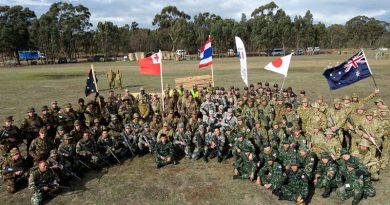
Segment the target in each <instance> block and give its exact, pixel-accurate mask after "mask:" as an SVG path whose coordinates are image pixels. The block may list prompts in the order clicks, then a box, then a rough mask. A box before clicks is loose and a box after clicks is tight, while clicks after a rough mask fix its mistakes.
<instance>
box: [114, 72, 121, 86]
mask: <svg viewBox="0 0 390 205" xmlns="http://www.w3.org/2000/svg"><path fill="white" fill-rule="evenodd" d="M115 81H116V82H117V85H118V87H119V88H121V89H123V87H122V73H121V72H120V71H119V69H118V70H117V71H116V74H115ZM114 86H115V83H114Z"/></svg>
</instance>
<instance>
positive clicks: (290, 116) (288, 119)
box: [281, 103, 300, 128]
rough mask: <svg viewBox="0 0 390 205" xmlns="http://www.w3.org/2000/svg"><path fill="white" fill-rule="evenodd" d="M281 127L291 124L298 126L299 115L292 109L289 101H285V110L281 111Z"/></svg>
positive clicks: (288, 126)
mask: <svg viewBox="0 0 390 205" xmlns="http://www.w3.org/2000/svg"><path fill="white" fill-rule="evenodd" d="M281 118H282V119H281V120H282V122H283V127H285V128H291V127H292V126H295V127H299V126H300V124H299V122H300V119H299V115H298V114H297V113H296V112H295V111H294V110H293V109H292V104H291V103H285V110H284V111H283V112H282V113H281Z"/></svg>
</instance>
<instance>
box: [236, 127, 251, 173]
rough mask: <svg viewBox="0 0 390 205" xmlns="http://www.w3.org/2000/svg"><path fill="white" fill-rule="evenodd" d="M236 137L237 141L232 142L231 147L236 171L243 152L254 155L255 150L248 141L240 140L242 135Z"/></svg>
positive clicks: (238, 134)
mask: <svg viewBox="0 0 390 205" xmlns="http://www.w3.org/2000/svg"><path fill="white" fill-rule="evenodd" d="M236 136H237V140H236V141H235V142H234V145H233V157H234V165H235V168H236V169H237V168H238V166H239V165H240V164H239V161H240V160H241V157H242V153H243V151H244V150H247V151H249V152H251V153H252V154H255V148H254V146H253V144H252V143H251V142H250V141H249V140H247V139H241V140H240V137H243V135H242V133H237V135H236ZM238 150H240V151H238Z"/></svg>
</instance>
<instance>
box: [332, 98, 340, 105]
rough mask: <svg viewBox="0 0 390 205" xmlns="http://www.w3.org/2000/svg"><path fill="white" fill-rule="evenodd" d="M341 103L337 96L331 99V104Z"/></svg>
mask: <svg viewBox="0 0 390 205" xmlns="http://www.w3.org/2000/svg"><path fill="white" fill-rule="evenodd" d="M340 103H341V100H340V99H339V98H335V99H334V100H333V104H340Z"/></svg>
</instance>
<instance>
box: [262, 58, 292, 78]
mask: <svg viewBox="0 0 390 205" xmlns="http://www.w3.org/2000/svg"><path fill="white" fill-rule="evenodd" d="M291 56H292V54H290V55H287V56H283V57H279V58H277V59H275V60H273V61H272V62H271V63H268V65H266V66H265V67H264V69H266V70H270V71H273V72H276V73H279V74H282V75H284V77H287V72H288V67H289V66H290V61H291Z"/></svg>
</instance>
